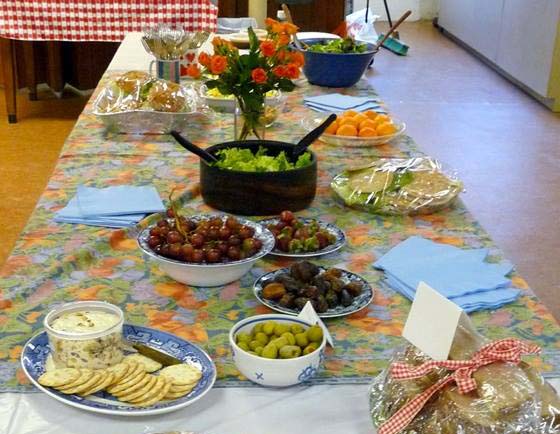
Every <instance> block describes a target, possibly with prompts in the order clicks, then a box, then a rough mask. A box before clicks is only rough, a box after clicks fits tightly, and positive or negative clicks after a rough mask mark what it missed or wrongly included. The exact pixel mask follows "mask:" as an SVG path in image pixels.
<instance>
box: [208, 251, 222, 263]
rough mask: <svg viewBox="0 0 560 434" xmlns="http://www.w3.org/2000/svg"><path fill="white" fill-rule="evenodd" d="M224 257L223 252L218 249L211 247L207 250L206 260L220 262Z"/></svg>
mask: <svg viewBox="0 0 560 434" xmlns="http://www.w3.org/2000/svg"><path fill="white" fill-rule="evenodd" d="M221 258H222V254H221V253H220V251H219V250H218V249H210V250H208V252H206V260H207V261H208V262H211V263H216V262H219V261H220V259H221Z"/></svg>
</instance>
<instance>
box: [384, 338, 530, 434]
mask: <svg viewBox="0 0 560 434" xmlns="http://www.w3.org/2000/svg"><path fill="white" fill-rule="evenodd" d="M540 351H541V349H540V348H539V347H538V346H536V345H533V344H529V343H526V342H523V341H520V340H518V339H502V340H500V341H494V342H490V343H489V344H486V345H484V346H483V347H482V348H481V349H480V350H478V351H477V352H476V353H475V354H474V356H473V358H472V359H471V360H443V361H439V362H438V361H435V360H431V361H429V362H426V363H423V364H422V365H420V366H411V365H407V364H406V363H393V364H392V365H391V375H392V377H393V378H396V379H398V380H409V379H413V378H420V377H423V376H425V375H427V374H429V373H430V372H431V371H432V370H433V369H434V368H445V369H449V370H451V371H454V372H453V373H451V374H449V375H448V376H447V377H445V378H442V379H441V380H440V381H438V382H437V383H436V384H434V385H433V386H431V387H429V388H427V389H426V390H425V391H424V392H422V393H420V394H419V395H417V396H416V397H414V398H413V399H411V400H410V401H409V402H407V403H406V404H405V405H404V406H403V407H402V408H401V409H399V411H397V412H396V413H395V414H394V415H393V416H391V418H389V420H387V421H386V422H385V423H384V424H382V425H381V426H380V427H379V430H378V434H396V433H398V432H400V431H401V430H402V429H403V428H405V427H406V426H407V425H408V424H409V423H410V422H411V421H412V419H414V418H415V417H416V415H417V414H418V413H419V412H420V410H422V408H423V407H424V405H425V404H426V402H428V400H429V399H430V398H431V397H432V396H433V395H434V394H435V393H436V392H438V391H439V390H441V389H443V388H444V387H445V386H447V385H448V384H449V383H452V382H455V383H456V384H457V389H458V390H459V393H462V394H465V393H469V392H471V391H473V390H476V381H475V380H474V378H472V374H473V373H474V372H475V371H476V370H477V369H478V368H480V367H482V366H485V365H489V364H491V363H495V362H511V363H515V364H518V363H519V362H520V361H521V356H522V355H526V354H538V353H540Z"/></svg>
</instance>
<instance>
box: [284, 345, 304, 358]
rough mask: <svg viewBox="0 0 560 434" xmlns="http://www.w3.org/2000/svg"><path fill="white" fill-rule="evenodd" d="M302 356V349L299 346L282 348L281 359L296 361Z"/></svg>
mask: <svg viewBox="0 0 560 434" xmlns="http://www.w3.org/2000/svg"><path fill="white" fill-rule="evenodd" d="M300 355H301V348H300V347H298V346H297V345H286V346H284V347H282V348H280V358H281V359H295V358H296V357H299V356H300Z"/></svg>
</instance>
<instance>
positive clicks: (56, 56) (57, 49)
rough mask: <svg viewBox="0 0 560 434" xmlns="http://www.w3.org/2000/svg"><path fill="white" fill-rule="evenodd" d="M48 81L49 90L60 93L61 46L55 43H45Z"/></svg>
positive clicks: (61, 83)
mask: <svg viewBox="0 0 560 434" xmlns="http://www.w3.org/2000/svg"><path fill="white" fill-rule="evenodd" d="M47 59H48V81H49V86H50V87H51V89H52V90H53V91H54V92H55V93H56V94H57V95H60V94H61V93H62V89H63V88H64V82H63V80H62V56H61V44H60V42H56V41H49V42H47Z"/></svg>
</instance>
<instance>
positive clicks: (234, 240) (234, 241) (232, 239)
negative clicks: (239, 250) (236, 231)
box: [228, 235, 241, 246]
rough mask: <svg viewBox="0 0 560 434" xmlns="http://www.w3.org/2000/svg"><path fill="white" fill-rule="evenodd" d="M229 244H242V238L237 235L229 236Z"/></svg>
mask: <svg viewBox="0 0 560 434" xmlns="http://www.w3.org/2000/svg"><path fill="white" fill-rule="evenodd" d="M228 244H229V245H230V246H238V245H239V244H241V239H240V238H239V237H237V236H235V235H232V236H231V237H229V238H228Z"/></svg>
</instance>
